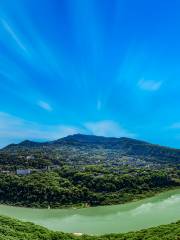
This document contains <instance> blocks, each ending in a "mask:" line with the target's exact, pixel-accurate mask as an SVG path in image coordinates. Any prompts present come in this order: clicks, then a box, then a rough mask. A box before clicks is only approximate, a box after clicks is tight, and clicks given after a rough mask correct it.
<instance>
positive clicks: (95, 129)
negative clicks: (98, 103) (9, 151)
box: [0, 112, 135, 147]
mask: <svg viewBox="0 0 180 240" xmlns="http://www.w3.org/2000/svg"><path fill="white" fill-rule="evenodd" d="M76 133H84V134H93V135H98V136H106V137H135V135H134V134H133V133H131V132H129V131H127V130H126V129H124V128H122V127H121V126H120V125H119V124H118V123H116V122H114V121H111V120H104V121H99V122H87V123H85V124H83V125H82V126H80V127H77V126H72V125H63V124H57V125H47V124H39V123H36V122H32V121H27V120H25V119H22V118H19V117H16V116H14V115H11V114H8V113H5V112H0V147H4V146H5V145H7V144H10V143H18V142H21V141H23V140H26V139H28V140H34V141H49V140H55V139H58V138H61V137H65V136H67V135H72V134H76Z"/></svg>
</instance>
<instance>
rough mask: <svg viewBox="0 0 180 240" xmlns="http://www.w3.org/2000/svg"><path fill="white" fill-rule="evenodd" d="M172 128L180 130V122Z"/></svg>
mask: <svg viewBox="0 0 180 240" xmlns="http://www.w3.org/2000/svg"><path fill="white" fill-rule="evenodd" d="M170 128H172V129H180V122H176V123H173V124H172V125H171V126H170Z"/></svg>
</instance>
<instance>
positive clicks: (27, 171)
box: [16, 169, 31, 175]
mask: <svg viewBox="0 0 180 240" xmlns="http://www.w3.org/2000/svg"><path fill="white" fill-rule="evenodd" d="M30 173H31V170H30V169H17V170H16V174H18V175H28V174H30Z"/></svg>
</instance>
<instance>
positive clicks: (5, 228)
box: [0, 216, 180, 240]
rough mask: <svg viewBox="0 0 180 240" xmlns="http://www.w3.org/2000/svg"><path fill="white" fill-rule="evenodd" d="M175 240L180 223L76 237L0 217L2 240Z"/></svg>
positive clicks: (0, 238)
mask: <svg viewBox="0 0 180 240" xmlns="http://www.w3.org/2000/svg"><path fill="white" fill-rule="evenodd" d="M144 238H146V239H147V240H148V239H156V240H167V239H170V240H173V239H180V221H178V222H177V223H171V224H168V225H161V226H158V227H154V228H149V229H144V230H141V231H137V232H130V233H126V234H109V235H103V236H98V237H96V236H87V235H82V236H74V235H73V234H67V233H61V232H53V231H50V230H48V229H46V228H43V227H41V226H38V225H34V224H32V223H27V222H25V223H24V222H21V221H18V220H15V219H11V218H7V217H3V216H0V240H4V239H6V240H17V239H26V240H33V239H36V240H42V239H44V240H54V239H56V240H70V239H72V240H109V239H111V240H115V239H118V240H130V239H131V240H135V239H144Z"/></svg>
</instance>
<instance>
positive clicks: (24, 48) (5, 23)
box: [0, 18, 27, 53]
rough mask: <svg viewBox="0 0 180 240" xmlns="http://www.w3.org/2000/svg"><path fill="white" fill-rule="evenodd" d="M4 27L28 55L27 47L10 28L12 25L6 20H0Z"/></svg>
mask: <svg viewBox="0 0 180 240" xmlns="http://www.w3.org/2000/svg"><path fill="white" fill-rule="evenodd" d="M0 21H1V23H2V26H3V27H4V29H5V30H6V31H7V32H8V33H9V35H10V36H11V37H12V39H13V40H14V41H15V42H16V44H17V45H18V46H19V47H20V48H21V49H22V50H23V51H24V52H26V53H27V49H26V47H25V45H24V44H23V43H22V42H21V40H20V39H19V37H18V36H17V34H16V33H15V32H14V31H13V29H12V28H11V27H10V25H9V24H8V23H7V21H5V20H4V19H2V18H1V19H0Z"/></svg>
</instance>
